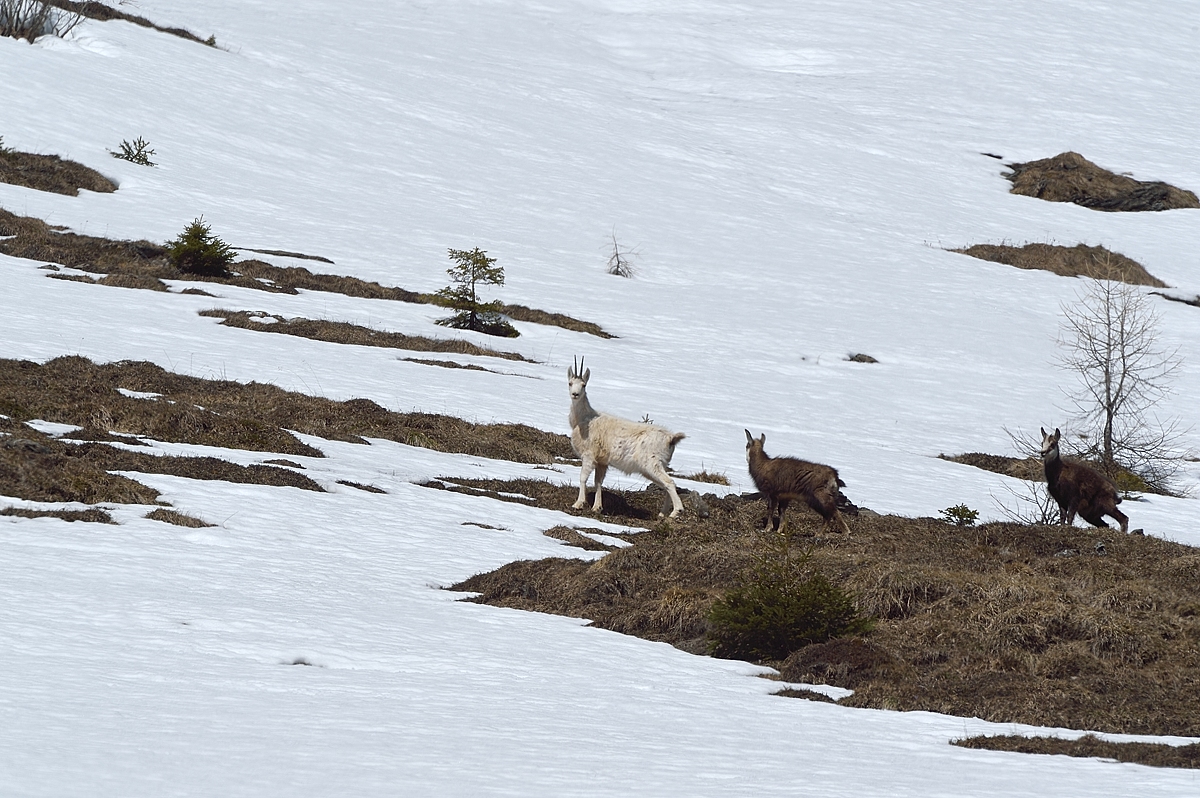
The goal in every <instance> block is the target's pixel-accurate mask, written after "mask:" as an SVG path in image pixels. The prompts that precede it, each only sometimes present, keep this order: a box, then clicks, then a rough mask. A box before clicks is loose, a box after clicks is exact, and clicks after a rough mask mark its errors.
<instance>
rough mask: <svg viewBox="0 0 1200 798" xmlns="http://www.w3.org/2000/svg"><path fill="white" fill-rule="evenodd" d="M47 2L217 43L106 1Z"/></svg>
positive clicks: (97, 17) (96, 16) (94, 16)
mask: <svg viewBox="0 0 1200 798" xmlns="http://www.w3.org/2000/svg"><path fill="white" fill-rule="evenodd" d="M47 2H48V3H49V5H52V6H57V7H58V8H62V9H66V10H67V11H73V12H75V13H77V14H82V15H83V16H85V17H89V18H91V19H94V20H98V21H100V22H106V21H108V20H110V19H119V20H124V21H125V22H132V23H133V24H134V25H139V26H141V27H143V28H151V29H153V30H156V31H159V32H160V33H169V34H171V35H172V36H178V37H179V38H181V39H187V40H188V41H192V42H199V43H200V44H207V45H208V46H210V47H213V46H215V45H216V40H215V39H214V38H213V37H211V36H210V37H209V38H208V39H201V38H200V37H199V36H197V35H196V34H194V33H192V32H191V31H189V30H185V29H184V28H168V27H163V26H162V25H156V24H154V23H153V22H151V21H150V20H148V19H146V18H145V17H139V16H137V15H136V14H127V13H125V12H124V11H121V10H120V9H117V8H114V7H113V6H110V5H106V4H105V3H98V2H94V1H93V0H87V1H86V2H78V1H77V0H47Z"/></svg>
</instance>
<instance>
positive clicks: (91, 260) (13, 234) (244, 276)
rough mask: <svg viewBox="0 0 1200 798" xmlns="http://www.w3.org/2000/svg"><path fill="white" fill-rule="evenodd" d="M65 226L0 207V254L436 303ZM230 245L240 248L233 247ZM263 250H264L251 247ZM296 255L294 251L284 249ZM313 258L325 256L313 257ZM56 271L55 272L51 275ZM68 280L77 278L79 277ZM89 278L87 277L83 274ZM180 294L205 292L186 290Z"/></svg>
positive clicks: (564, 320) (150, 275) (146, 276)
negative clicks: (218, 264)
mask: <svg viewBox="0 0 1200 798" xmlns="http://www.w3.org/2000/svg"><path fill="white" fill-rule="evenodd" d="M65 230H66V228H63V227H55V226H51V225H48V224H46V223H45V222H43V221H42V220H40V219H34V218H32V217H28V216H17V215H16V214H14V213H11V212H10V211H7V210H4V209H3V208H0V253H2V254H5V255H9V256H11V257H14V258H26V259H28V260H37V261H43V262H45V263H57V264H61V265H63V266H69V267H71V268H74V269H80V270H82V271H85V272H91V273H93V274H104V275H107V277H105V278H104V279H102V280H99V281H98V282H100V283H103V284H104V285H117V286H120V287H123V288H150V289H153V290H158V291H165V290H166V285H165V284H164V283H163V282H162V281H163V280H194V281H198V282H207V283H219V284H222V285H234V286H237V287H239V288H252V289H254V290H256V291H267V292H269V293H276V294H298V293H300V291H324V292H327V293H335V294H344V295H345V296H352V297H360V298H363V299H386V300H391V301H395V302H412V303H416V304H437V298H436V296H435V295H433V294H419V293H417V292H415V291H409V290H407V289H404V288H396V287H390V286H385V285H380V284H379V283H375V282H371V281H369V280H360V279H359V278H357V277H347V276H345V275H337V274H318V273H314V272H311V271H309V270H308V269H306V268H304V267H303V266H275V265H273V264H270V263H266V262H264V261H261V260H241V261H237V262H236V263H234V264H233V266H232V268H231V271H230V272H229V273H228V274H227V275H224V276H206V275H198V274H189V273H187V272H184V271H182V270H180V269H178V268H176V267H175V266H174V265H172V264H171V262H170V259H169V257H168V250H167V248H166V247H164V246H162V245H160V244H154V243H152V242H150V241H113V240H111V239H107V238H99V237H97V236H88V235H80V234H78V233H69V232H66V231H65ZM231 249H238V248H237V247H232V248H231ZM251 251H259V252H266V250H251ZM282 254H286V255H288V256H289V257H299V256H298V255H297V254H296V253H291V252H288V253H282ZM303 257H308V258H309V259H311V260H325V259H323V258H316V257H314V256H303ZM51 276H58V275H51ZM66 279H72V280H79V279H81V278H80V277H78V276H70V277H67V278H66ZM84 281H85V282H87V280H86V279H84ZM184 293H204V292H203V291H200V290H198V289H188V290H186V291H185V292H184ZM499 310H500V312H501V313H503V314H504V315H506V316H508V317H509V318H511V319H515V320H516V321H525V322H530V323H532V324H546V325H551V326H555V327H561V328H563V329H567V330H573V331H575V332H583V333H587V334H589V335H595V336H598V337H600V338H614V337H616V336H613V335H611V334H609V333H607V332H605V331H604V330H603V329H602V328H601V327H600V326H599V325H597V324H593V323H592V322H587V321H580V320H579V319H575V318H572V317H570V316H565V315H563V314H561V313H548V312H547V311H544V310H537V309H535V308H527V307H525V306H524V305H504V304H502V305H500V306H499Z"/></svg>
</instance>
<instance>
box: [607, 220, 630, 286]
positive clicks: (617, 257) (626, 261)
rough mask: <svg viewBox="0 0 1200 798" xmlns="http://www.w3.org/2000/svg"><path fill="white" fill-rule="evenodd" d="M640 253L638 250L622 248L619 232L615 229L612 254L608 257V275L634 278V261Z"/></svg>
mask: <svg viewBox="0 0 1200 798" xmlns="http://www.w3.org/2000/svg"><path fill="white" fill-rule="evenodd" d="M637 256H638V252H637V250H636V249H628V248H626V247H623V246H621V244H620V242H619V241H617V231H616V230H615V229H614V230H613V233H612V252H611V254H610V255H609V256H608V266H607V268H608V273H609V274H615V275H616V276H617V277H633V275H634V272H635V270H634V268H633V261H634V259H635V258H637Z"/></svg>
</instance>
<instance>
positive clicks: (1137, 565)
mask: <svg viewBox="0 0 1200 798" xmlns="http://www.w3.org/2000/svg"><path fill="white" fill-rule="evenodd" d="M459 482H461V483H463V484H464V485H467V486H468V487H469V488H473V489H474V490H475V491H476V492H477V493H484V494H486V495H494V496H496V497H497V498H505V497H504V496H503V495H502V494H519V495H522V496H526V497H531V498H533V499H535V500H536V501H537V504H538V505H539V506H543V507H549V508H552V509H557V510H562V511H565V512H570V513H572V514H574V515H577V516H590V515H591V514H590V513H588V512H585V511H579V510H572V509H570V504H571V503H572V502H573V501H574V499H575V494H576V490H575V488H573V487H570V486H553V485H546V486H543V487H537V486H535V485H531V484H529V482H528V481H526V480H520V481H516V482H510V483H502V482H475V481H471V482H468V481H465V480H459ZM609 495H612V496H613V500H612V501H611V503H610V502H609V501H607V499H608V498H609ZM605 498H606V502H605V505H606V513H605V520H608V521H612V522H616V523H622V522H624V523H633V524H637V523H639V522H645V521H646V520H647V518H648V517H651V518H652V517H653V515H654V514H655V513H656V511H657V508H658V506H659V496H658V494H657V492H654V491H639V492H625V491H613V492H612V494H609V492H608V491H606V496H605ZM704 498H705V500H706V502H707V504H708V505H709V507H710V510H711V512H710V515H709V517H708V518H699V517H696V516H695V515H694V514H686V515H685V516H683V517H682V518H681V519H677V520H676V521H673V522H660V523H658V524H656V525H655V526H654V527H653V529H651V530H650V531H648V532H644V533H641V534H638V535H631V536H628V538H627V539H628V540H629V541H630V542H631V543H632V544H633V545H631V546H629V547H628V548H622V549H618V550H616V551H613V552H611V553H609V554H607V555H606V556H604V557H603V558H601V559H600V560H597V561H594V562H583V561H578V560H571V559H564V558H552V559H547V560H541V561H522V562H516V563H511V564H509V565H506V566H504V567H502V568H500V569H497V570H496V571H492V572H490V573H486V574H479V575H477V576H474V577H472V578H470V579H468V580H466V581H464V582H462V583H460V584H458V585H455V586H454V587H453V588H452V589H454V590H464V591H471V592H476V593H479V594H480V595H479V596H478V597H476V598H474V599H471V600H473V601H477V602H481V603H487V604H494V605H497V606H506V607H515V608H519V609H527V610H533V611H538V612H550V613H555V614H561V615H568V616H572V617H583V618H588V619H591V621H592V622H593V624H594V625H596V626H601V627H604V628H606V629H612V630H614V631H619V632H624V633H627V634H634V635H637V636H639V637H644V638H646V639H650V640H658V641H664V642H668V643H671V644H673V645H675V646H678V647H679V648H682V649H684V650H688V651H692V652H694V653H702V652H704V651H706V650H707V645H706V639H707V634H708V612H709V609H710V608H711V606H712V604H713V602H714V601H715V600H716V599H717V598H718V597H720V596H722V595H723V594H724V593H725V591H727V590H729V589H730V588H731V587H733V586H734V585H736V584H737V583H738V581H739V580H741V579H744V578H745V577H746V574H747V573H748V569H750V568H751V566H752V565H753V564H754V563H755V562H756V558H757V557H762V556H764V551H770V549H769V548H766V547H764V543H763V541H762V540H761V539H760V532H759V530H760V529H761V526H762V524H763V519H764V518H765V514H766V508H765V503H764V502H763V501H762V500H761V499H759V498H751V497H750V496H728V497H724V498H718V497H716V496H711V495H706V496H705V497H704ZM794 512H795V511H794ZM849 522H850V525H851V529H852V532H853V535H852V536H850V537H845V536H842V535H829V536H826V537H819V536H818V534H819V532H820V530H821V526H822V521H821V519H820V518H819V517H818V516H817V515H816V514H815V513H810V512H807V511H805V512H802V513H801V512H796V514H795V515H791V514H789V529H790V535H791V541H792V547H793V549H794V550H797V551H803V550H807V551H810V552H811V555H812V559H811V560H810V565H811V567H813V568H815V569H819V570H820V572H821V573H823V574H824V575H825V576H826V577H827V578H829V579H830V581H832V582H833V583H834V584H836V585H838V586H839V587H842V588H843V589H846V590H849V591H850V592H851V593H853V594H854V595H855V596H856V603H857V606H858V608H859V610H860V612H863V613H865V614H868V615H870V616H873V617H874V618H875V619H876V627H875V629H874V630H873V631H872V632H871V633H869V634H868V635H866V636H865V637H863V638H860V639H848V640H834V641H830V642H828V643H823V644H819V645H818V646H809V647H805V648H802V649H800V650H798V651H795V652H793V653H792V654H791V655H790V656H789V657H788V658H787V659H786V660H784V661H781V662H771V663H767V664H770V665H774V666H776V667H779V668H780V669H781V671H782V674H783V678H785V679H787V680H789V681H798V682H809V683H822V682H824V683H828V684H834V685H837V686H839V687H848V688H851V689H854V690H855V691H856V692H855V693H854V695H852V696H850V697H848V698H846V699H843V700H842V701H841V702H840V703H842V704H846V705H850V706H862V707H876V708H888V709H897V710H929V711H934V712H943V713H947V714H952V715H961V716H965V717H971V716H974V717H980V718H984V719H986V720H990V721H995V722H1007V723H1029V724H1035V725H1052V726H1059V725H1061V726H1067V727H1070V728H1088V729H1096V730H1099V731H1108V732H1127V733H1142V734H1179V735H1188V736H1192V735H1200V599H1198V598H1197V597H1198V596H1200V555H1198V554H1197V553H1196V550H1195V549H1193V548H1189V547H1187V546H1183V545H1180V544H1177V543H1171V542H1168V541H1164V540H1160V539H1158V538H1153V537H1143V536H1133V535H1122V534H1120V533H1119V532H1116V531H1114V530H1109V529H1083V528H1067V527H1059V526H1025V525H1021V524H1014V523H996V524H986V525H983V526H978V527H960V526H956V525H953V524H950V523H946V522H944V521H941V520H937V519H932V518H900V517H896V516H877V515H874V514H868V513H863V514H862V515H860V516H859V517H857V518H852V519H849ZM1097 543H1102V544H1103V549H1104V551H1105V552H1106V554H1105V555H1104V556H1100V555H1099V554H1097V553H1095V552H1096V545H1095V544H1097ZM1065 550H1074V551H1078V552H1083V553H1082V554H1080V555H1079V556H1074V557H1056V556H1055V555H1056V554H1058V553H1059V552H1062V551H1065Z"/></svg>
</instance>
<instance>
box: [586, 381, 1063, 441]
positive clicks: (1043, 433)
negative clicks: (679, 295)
mask: <svg viewBox="0 0 1200 798" xmlns="http://www.w3.org/2000/svg"><path fill="white" fill-rule="evenodd" d="M567 379H568V380H573V379H575V369H573V368H571V367H570V366H567ZM1043 434H1044V433H1043Z"/></svg>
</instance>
